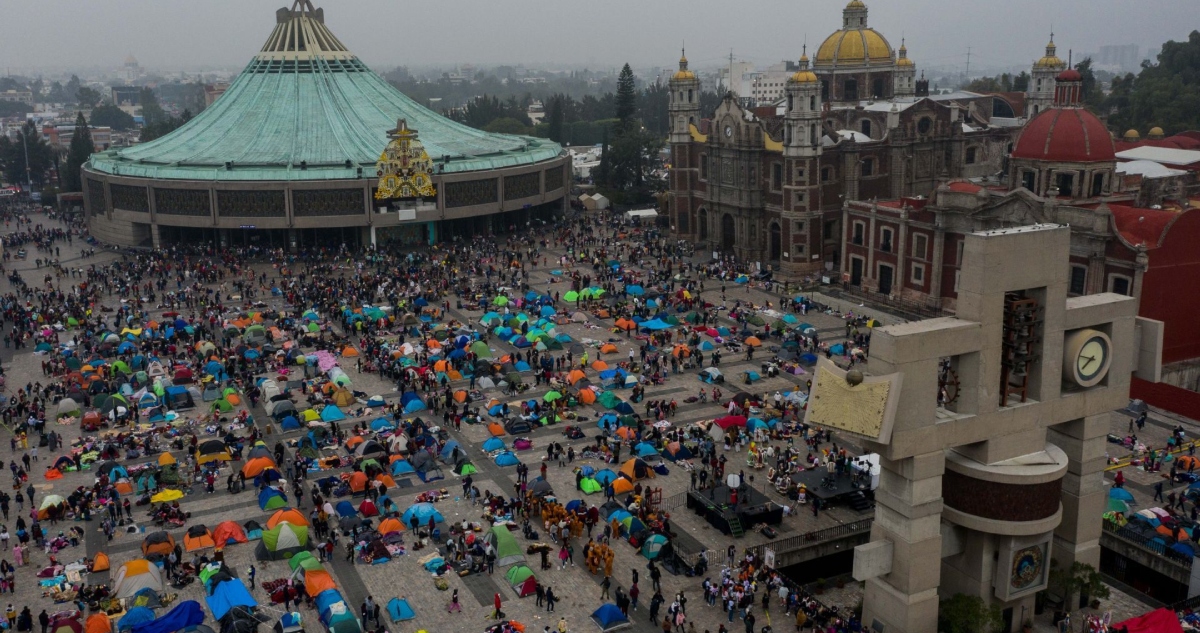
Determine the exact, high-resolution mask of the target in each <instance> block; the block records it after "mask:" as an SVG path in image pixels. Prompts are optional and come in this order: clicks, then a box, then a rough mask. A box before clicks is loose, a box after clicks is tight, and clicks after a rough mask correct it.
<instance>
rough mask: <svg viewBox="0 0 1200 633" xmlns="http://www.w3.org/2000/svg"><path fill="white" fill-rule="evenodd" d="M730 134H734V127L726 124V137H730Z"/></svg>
mask: <svg viewBox="0 0 1200 633" xmlns="http://www.w3.org/2000/svg"><path fill="white" fill-rule="evenodd" d="M730 136H733V127H732V126H729V125H726V126H725V137H726V138H728V137H730Z"/></svg>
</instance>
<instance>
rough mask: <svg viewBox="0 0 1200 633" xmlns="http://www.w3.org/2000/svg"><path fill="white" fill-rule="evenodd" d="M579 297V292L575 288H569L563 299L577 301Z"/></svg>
mask: <svg viewBox="0 0 1200 633" xmlns="http://www.w3.org/2000/svg"><path fill="white" fill-rule="evenodd" d="M578 299H579V293H578V292H575V291H574V290H568V291H567V294H565V295H563V301H576V300H578Z"/></svg>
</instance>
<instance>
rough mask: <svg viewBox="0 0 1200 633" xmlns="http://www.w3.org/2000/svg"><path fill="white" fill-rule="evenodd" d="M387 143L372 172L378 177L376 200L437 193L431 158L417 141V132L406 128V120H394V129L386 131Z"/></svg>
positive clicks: (418, 196)
mask: <svg viewBox="0 0 1200 633" xmlns="http://www.w3.org/2000/svg"><path fill="white" fill-rule="evenodd" d="M388 138H390V139H392V140H391V142H389V143H388V146H387V148H386V149H384V150H383V153H382V154H380V155H379V162H378V163H376V164H375V168H376V171H375V174H376V175H377V176H378V177H379V188H378V189H377V190H376V191H375V199H376V200H393V199H396V198H432V197H434V196H436V195H437V189H436V188H435V187H434V186H433V179H432V178H430V176H429V174H430V172H432V171H433V160H432V159H430V158H429V154H428V153H426V152H425V146H424V145H422V144H421V141H419V140H417V131H416V130H412V129H409V127H408V120H407V119H400V120H399V121H396V129H394V130H390V131H389V132H388Z"/></svg>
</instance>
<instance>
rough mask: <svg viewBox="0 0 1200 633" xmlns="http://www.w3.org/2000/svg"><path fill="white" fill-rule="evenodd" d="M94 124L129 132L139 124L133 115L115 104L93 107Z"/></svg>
mask: <svg viewBox="0 0 1200 633" xmlns="http://www.w3.org/2000/svg"><path fill="white" fill-rule="evenodd" d="M92 125H95V126H96V127H110V128H112V129H114V130H117V131H118V132H127V131H129V130H132V129H133V128H134V127H136V126H137V123H135V122H134V120H133V117H132V116H129V114H128V113H126V112H125V111H124V110H122V109H121V108H118V107H117V106H115V105H111V104H105V105H101V106H96V107H95V108H93V109H92Z"/></svg>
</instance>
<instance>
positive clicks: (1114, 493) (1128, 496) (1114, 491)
mask: <svg viewBox="0 0 1200 633" xmlns="http://www.w3.org/2000/svg"><path fill="white" fill-rule="evenodd" d="M1108 498H1109V499H1119V500H1121V501H1124V502H1125V503H1135V501H1134V500H1133V493H1131V492H1129V491H1128V490H1126V489H1124V488H1109V489H1108Z"/></svg>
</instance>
